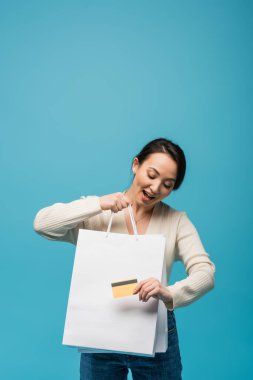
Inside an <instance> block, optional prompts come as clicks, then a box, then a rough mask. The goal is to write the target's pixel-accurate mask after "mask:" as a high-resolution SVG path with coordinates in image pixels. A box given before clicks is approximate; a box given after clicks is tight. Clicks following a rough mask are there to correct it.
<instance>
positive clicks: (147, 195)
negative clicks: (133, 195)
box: [142, 190, 156, 199]
mask: <svg viewBox="0 0 253 380" xmlns="http://www.w3.org/2000/svg"><path fill="white" fill-rule="evenodd" d="M142 192H143V194H144V195H145V196H146V197H148V198H149V199H155V198H156V197H153V196H151V195H149V194H148V193H147V192H146V191H145V190H142Z"/></svg>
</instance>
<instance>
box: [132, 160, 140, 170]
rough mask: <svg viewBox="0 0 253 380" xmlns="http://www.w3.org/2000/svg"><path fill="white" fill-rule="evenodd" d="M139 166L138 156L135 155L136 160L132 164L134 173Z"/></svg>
mask: <svg viewBox="0 0 253 380" xmlns="http://www.w3.org/2000/svg"><path fill="white" fill-rule="evenodd" d="M138 167H139V160H138V158H137V157H134V162H133V165H132V171H133V173H134V174H135V173H136V170H137V169H138Z"/></svg>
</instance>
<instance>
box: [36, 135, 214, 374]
mask: <svg viewBox="0 0 253 380" xmlns="http://www.w3.org/2000/svg"><path fill="white" fill-rule="evenodd" d="M132 170H133V174H134V178H133V181H132V183H131V185H130V187H129V188H128V189H127V190H125V191H124V192H119V193H114V194H109V195H104V196H101V197H98V196H82V197H81V199H79V200H75V201H72V202H70V203H55V204H54V205H52V206H49V207H46V208H43V209H42V210H40V211H39V212H38V213H37V215H36V217H35V220H34V229H35V231H36V232H37V233H39V234H40V235H42V236H43V237H45V238H47V239H49V240H60V241H66V242H70V243H72V244H76V242H77V237H78V231H79V229H80V228H86V229H94V230H101V231H106V230H107V226H108V223H109V218H110V215H111V212H112V211H113V212H114V213H116V215H115V216H114V219H113V224H112V227H111V232H119V233H129V234H133V230H132V224H131V219H130V216H129V213H128V205H129V203H131V205H132V209H133V213H134V218H135V222H136V226H137V231H138V233H139V234H149V233H150V234H155V233H163V234H165V235H166V237H167V243H166V267H167V276H168V280H169V275H170V272H171V268H172V265H173V262H174V261H177V260H181V261H182V262H183V264H184V266H185V269H186V272H187V274H188V276H187V277H186V278H185V279H183V280H181V281H177V282H176V283H175V284H173V285H170V286H167V287H165V286H163V285H162V284H161V283H160V282H159V280H158V279H156V278H147V279H145V280H143V281H141V282H139V283H138V284H137V286H136V289H135V294H138V295H139V300H140V302H148V300H149V298H150V297H155V298H159V299H160V300H161V301H162V302H163V303H164V304H165V306H166V308H167V317H168V349H167V351H166V352H165V353H156V355H155V356H154V357H143V356H138V355H126V354H111V353H81V360H80V379H81V380H84V379H85V380H89V379H95V380H100V379H103V380H106V379H108V380H109V379H110V380H123V379H127V373H128V370H129V369H131V372H132V376H133V379H134V380H141V379H152V380H159V379H165V378H166V379H168V380H180V379H182V377H181V373H182V363H181V356H180V349H179V341H178V334H177V326H176V319H175V314H174V310H175V309H176V308H179V307H183V306H186V305H189V304H190V303H192V302H194V301H195V300H197V299H198V298H199V297H201V296H202V295H203V294H204V293H206V292H208V291H209V290H211V289H212V288H213V287H214V273H215V265H214V264H213V262H211V260H210V258H209V255H208V254H207V253H206V251H205V249H204V247H203V245H202V243H201V240H200V237H199V235H198V232H197V230H196V228H195V226H194V225H193V224H192V222H191V221H190V220H189V218H188V216H187V214H186V213H185V212H183V211H178V210H176V209H174V208H172V207H170V206H168V205H167V204H165V203H164V202H162V200H163V199H164V198H166V197H167V196H169V195H170V193H171V192H172V191H174V190H177V189H178V188H179V187H180V185H181V183H182V182H183V179H184V176H185V170H186V161H185V155H184V153H183V151H182V149H181V148H180V147H179V146H178V145H176V144H174V143H173V142H172V141H170V140H167V139H164V138H159V139H156V140H153V141H151V142H149V143H148V144H147V145H145V146H144V148H143V149H142V150H141V152H140V153H139V154H138V155H137V156H136V157H135V158H134V160H133V163H132Z"/></svg>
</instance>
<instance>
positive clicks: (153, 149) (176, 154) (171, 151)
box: [133, 138, 186, 190]
mask: <svg viewBox="0 0 253 380" xmlns="http://www.w3.org/2000/svg"><path fill="white" fill-rule="evenodd" d="M153 153H166V154H168V155H169V156H170V157H171V158H172V159H173V160H174V161H175V162H176V164H177V178H176V182H175V185H174V187H173V190H177V189H179V187H180V186H181V183H182V182H183V179H184V176H185V171H186V160H185V155H184V152H183V150H182V149H181V148H180V146H178V145H177V144H175V143H173V142H172V141H171V140H167V139H164V138H159V139H155V140H152V141H150V142H149V143H148V144H146V145H145V146H144V148H142V150H141V151H140V153H139V154H137V155H136V156H135V157H137V158H138V160H139V164H140V165H141V164H142V163H143V162H144V161H145V160H146V159H147V158H148V156H149V155H151V154H153ZM133 161H134V160H133Z"/></svg>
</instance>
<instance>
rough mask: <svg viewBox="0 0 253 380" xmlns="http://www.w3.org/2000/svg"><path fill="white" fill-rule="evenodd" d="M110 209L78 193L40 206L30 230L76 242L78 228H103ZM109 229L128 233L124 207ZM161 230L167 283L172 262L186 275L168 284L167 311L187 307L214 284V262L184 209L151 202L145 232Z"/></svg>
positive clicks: (48, 236)
mask: <svg viewBox="0 0 253 380" xmlns="http://www.w3.org/2000/svg"><path fill="white" fill-rule="evenodd" d="M110 214H111V211H110V210H107V211H103V210H102V209H101V207H100V202H99V197H97V196H82V197H81V199H78V200H75V201H72V202H69V203H55V204H53V205H51V206H48V207H45V208H43V209H41V210H40V211H39V212H38V213H37V214H36V216H35V219H34V222H33V228H34V230H35V231H36V232H37V233H38V234H39V235H41V236H43V237H45V238H46V239H48V240H56V241H64V242H68V243H71V244H74V245H76V243H77V238H78V231H79V229H80V228H86V229H89V230H97V231H106V230H107V227H108V223H109V217H110ZM111 232H116V233H128V230H127V226H126V223H125V218H124V210H122V211H119V212H118V213H116V214H115V215H114V218H113V223H112V227H111ZM157 233H162V234H165V235H166V237H167V241H166V269H167V280H168V283H169V277H170V272H171V269H172V266H173V263H174V261H178V260H180V261H182V263H183V264H184V266H185V270H186V273H187V277H186V278H185V279H183V280H181V281H177V282H175V283H174V284H172V285H169V286H168V289H169V290H170V292H171V294H172V297H173V302H171V303H165V305H166V307H167V308H168V309H169V310H175V309H176V308H179V307H183V306H187V305H189V304H191V303H192V302H194V301H195V300H197V299H199V298H200V297H201V296H202V295H204V294H205V293H207V292H208V291H209V290H211V289H212V288H213V287H214V273H215V270H216V268H215V265H214V263H213V262H212V261H211V260H210V257H209V255H208V253H207V252H206V251H205V249H204V247H203V245H202V242H201V240H200V237H199V234H198V232H197V230H196V228H195V226H194V225H193V223H192V222H191V221H190V219H189V218H188V216H187V214H186V212H184V211H178V210H176V209H174V208H172V207H170V206H168V205H166V204H165V203H163V202H159V203H157V204H156V205H155V208H154V211H153V214H152V217H151V220H150V223H149V226H148V229H147V231H146V234H157Z"/></svg>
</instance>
